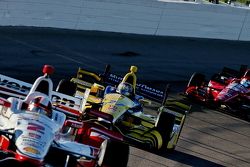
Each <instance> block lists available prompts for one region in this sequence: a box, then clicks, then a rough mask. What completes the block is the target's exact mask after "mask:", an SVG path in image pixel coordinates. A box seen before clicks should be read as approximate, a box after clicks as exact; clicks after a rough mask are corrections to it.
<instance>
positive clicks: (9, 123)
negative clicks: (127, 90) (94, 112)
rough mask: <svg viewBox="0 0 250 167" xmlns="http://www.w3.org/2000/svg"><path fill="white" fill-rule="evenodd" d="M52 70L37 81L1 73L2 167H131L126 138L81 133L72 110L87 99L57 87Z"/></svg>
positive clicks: (46, 68)
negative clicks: (29, 81) (32, 82)
mask: <svg viewBox="0 0 250 167" xmlns="http://www.w3.org/2000/svg"><path fill="white" fill-rule="evenodd" d="M53 71H54V68H53V67H52V66H49V65H45V66H44V68H43V72H44V76H41V77H39V78H37V79H36V81H35V82H34V84H33V85H32V84H29V83H26V82H23V81H20V80H17V79H14V78H10V77H7V76H4V75H0V80H1V82H0V94H1V95H2V96H3V97H5V98H0V166H1V167H11V166H24V167H29V166H36V167H40V166H52V167H57V166H58V167H59V166H60V167H61V166H65V167H66V166H70V167H74V166H77V167H82V166H84V167H97V166H99V167H116V166H126V165H127V161H128V154H129V153H128V151H129V150H128V146H127V145H124V144H123V143H121V142H118V141H119V140H122V138H117V140H116V141H110V140H108V137H107V136H105V134H104V133H102V134H103V135H102V136H95V137H94V138H91V137H87V138H84V137H83V136H82V135H81V136H79V135H78V133H79V134H81V133H80V131H81V132H82V131H84V130H85V129H83V128H82V122H79V120H78V119H74V116H72V114H71V113H74V112H79V113H80V112H81V110H80V108H81V106H82V105H83V106H84V105H85V104H84V100H83V99H82V100H80V99H79V98H75V97H71V96H68V95H65V94H62V93H58V92H55V91H53V90H52V89H53V83H52V80H51V79H50V77H49V75H50V74H52V73H53ZM62 110H63V111H64V112H62ZM65 113H66V114H65ZM67 113H70V114H69V115H67ZM120 143H121V144H120ZM120 147H123V148H120ZM124 150H125V151H124ZM118 155H122V156H123V157H120V158H119V159H120V162H119V161H118V160H117V159H113V158H117V156H118ZM122 163H123V164H122Z"/></svg>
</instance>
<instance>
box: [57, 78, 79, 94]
mask: <svg viewBox="0 0 250 167" xmlns="http://www.w3.org/2000/svg"><path fill="white" fill-rule="evenodd" d="M56 91H57V92H60V93H63V94H66V95H69V96H74V94H75V93H76V84H75V83H73V82H70V81H69V80H65V79H62V80H61V81H60V82H59V84H58V85H57V88H56Z"/></svg>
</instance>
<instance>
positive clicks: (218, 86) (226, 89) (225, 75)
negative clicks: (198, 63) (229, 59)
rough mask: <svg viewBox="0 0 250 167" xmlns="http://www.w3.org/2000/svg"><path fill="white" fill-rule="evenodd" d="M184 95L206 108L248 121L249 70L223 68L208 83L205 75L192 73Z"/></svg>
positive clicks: (242, 67) (249, 96)
mask: <svg viewBox="0 0 250 167" xmlns="http://www.w3.org/2000/svg"><path fill="white" fill-rule="evenodd" d="M185 95H186V96H187V97H188V98H190V99H193V100H196V101H199V102H202V103H204V104H205V105H207V106H210V107H215V108H218V109H222V110H223V111H227V112H230V113H234V114H236V115H238V116H240V117H242V118H244V119H248V120H250V69H248V68H247V66H245V65H242V66H241V68H240V70H239V71H237V70H234V69H230V68H227V67H224V68H223V70H222V71H221V72H220V73H216V74H214V75H213V76H212V77H211V79H210V80H209V81H206V79H205V75H203V74H201V73H194V74H193V75H192V76H191V78H190V80H189V82H188V84H187V87H186V90H185Z"/></svg>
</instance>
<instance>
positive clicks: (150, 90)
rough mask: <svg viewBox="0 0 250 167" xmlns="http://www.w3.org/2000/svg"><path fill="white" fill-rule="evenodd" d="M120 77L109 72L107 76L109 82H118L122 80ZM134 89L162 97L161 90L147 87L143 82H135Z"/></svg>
mask: <svg viewBox="0 0 250 167" xmlns="http://www.w3.org/2000/svg"><path fill="white" fill-rule="evenodd" d="M122 79H123V78H122V77H119V76H117V75H115V74H109V77H108V80H109V81H110V82H115V83H119V82H121V81H122ZM136 89H137V90H138V91H139V92H144V93H148V94H150V95H152V96H157V97H160V98H163V96H164V92H163V91H161V90H158V89H155V88H152V87H149V86H147V85H145V84H140V83H137V84H136Z"/></svg>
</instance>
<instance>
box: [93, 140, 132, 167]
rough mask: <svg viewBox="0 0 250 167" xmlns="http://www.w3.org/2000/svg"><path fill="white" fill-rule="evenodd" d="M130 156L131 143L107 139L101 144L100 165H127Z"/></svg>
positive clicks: (114, 166) (123, 166)
mask: <svg viewBox="0 0 250 167" xmlns="http://www.w3.org/2000/svg"><path fill="white" fill-rule="evenodd" d="M128 158H129V145H127V144H125V143H121V142H117V141H111V140H105V141H104V142H103V143H102V145H101V151H100V154H99V157H98V162H97V164H98V166H99V167H102V166H109V167H118V166H119V167H126V166H127V164H128Z"/></svg>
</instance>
